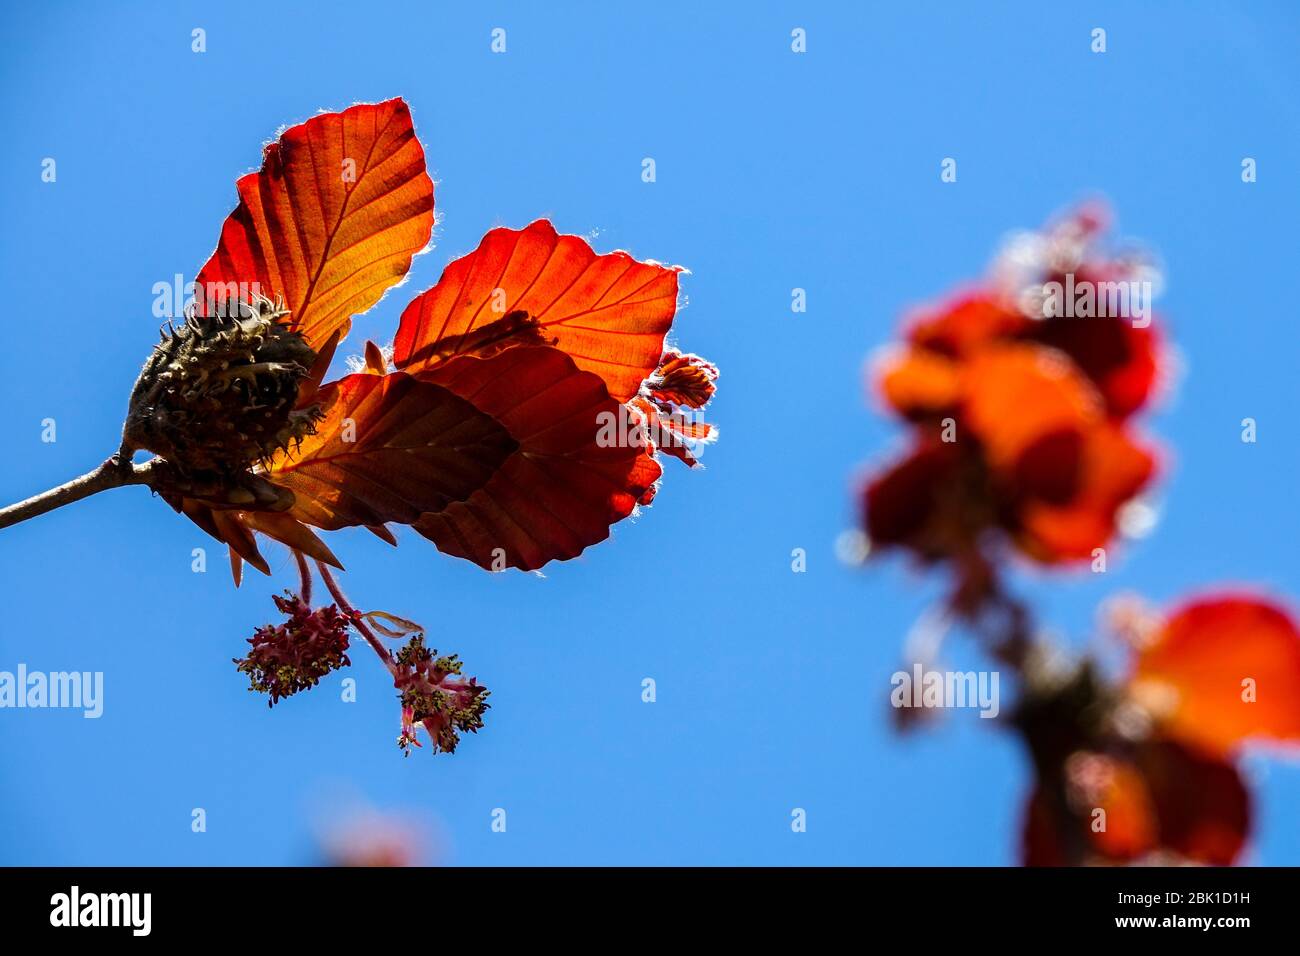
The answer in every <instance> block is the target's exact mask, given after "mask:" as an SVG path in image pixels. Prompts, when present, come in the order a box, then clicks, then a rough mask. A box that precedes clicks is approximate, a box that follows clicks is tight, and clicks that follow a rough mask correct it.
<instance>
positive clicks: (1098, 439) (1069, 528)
mask: <svg viewBox="0 0 1300 956" xmlns="http://www.w3.org/2000/svg"><path fill="white" fill-rule="evenodd" d="M1155 472H1156V458H1155V455H1154V454H1153V453H1152V452H1151V451H1150V450H1148V449H1146V448H1144V447H1142V446H1141V445H1138V444H1137V443H1136V442H1134V441H1133V440H1132V439H1131V438H1130V437H1129V436H1128V435H1127V434H1126V433H1125V432H1124V431H1123V430H1122V429H1121V428H1119V427H1118V426H1115V425H1112V424H1110V423H1103V424H1101V425H1098V426H1097V427H1095V428H1093V429H1092V430H1090V431H1089V432H1087V434H1086V435H1085V436H1084V439H1083V443H1082V445H1081V446H1080V451H1079V458H1078V477H1077V485H1076V488H1075V491H1074V494H1073V496H1072V498H1071V499H1070V500H1069V501H1067V502H1064V503H1057V502H1053V501H1027V502H1025V503H1024V504H1023V506H1022V507H1021V509H1020V512H1019V520H1020V528H1019V532H1018V539H1019V542H1020V545H1021V547H1022V548H1024V549H1025V550H1026V551H1027V552H1029V553H1030V554H1032V555H1033V556H1034V557H1036V558H1038V559H1039V560H1040V561H1058V560H1070V559H1086V558H1089V557H1091V556H1092V552H1093V550H1094V549H1095V548H1101V547H1105V546H1106V544H1107V542H1108V541H1109V540H1110V539H1111V538H1112V537H1113V536H1114V534H1115V521H1116V515H1117V513H1118V511H1119V509H1120V508H1121V507H1122V506H1123V505H1124V504H1125V503H1126V502H1128V501H1129V500H1130V499H1132V498H1133V497H1134V496H1135V495H1137V494H1138V493H1139V492H1140V491H1141V490H1142V489H1143V488H1144V487H1145V486H1146V485H1147V483H1148V482H1150V480H1151V478H1152V476H1153V475H1154V474H1155Z"/></svg>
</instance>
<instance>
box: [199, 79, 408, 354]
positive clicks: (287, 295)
mask: <svg viewBox="0 0 1300 956" xmlns="http://www.w3.org/2000/svg"><path fill="white" fill-rule="evenodd" d="M236 188H237V189H238V191H239V205H238V206H237V207H236V208H235V211H234V212H232V213H231V214H230V216H229V217H228V218H227V219H226V222H225V225H224V226H223V227H222V229H221V239H220V241H219V242H218V244H217V249H216V251H215V252H214V253H213V254H212V257H211V258H210V259H209V260H208V262H207V264H206V265H205V266H204V267H203V268H202V270H200V272H199V276H198V283H199V286H200V289H201V290H203V291H202V293H201V294H202V295H203V296H214V298H215V302H216V303H218V304H219V303H222V302H224V301H225V299H226V298H227V297H228V296H229V295H230V294H231V287H228V286H226V284H228V283H247V284H250V285H251V284H252V283H257V286H258V291H259V292H260V293H261V294H262V295H264V296H267V297H269V298H273V297H275V296H277V295H278V296H281V297H283V300H284V304H285V306H286V307H287V308H288V309H289V310H290V319H289V321H290V324H291V325H292V326H293V327H294V328H296V329H298V330H299V331H300V332H301V333H302V334H303V335H304V336H305V337H306V339H307V341H308V343H309V344H310V345H311V346H312V347H313V348H315V349H317V350H319V349H320V348H321V347H322V346H323V345H324V344H325V343H326V342H328V341H329V340H330V338H331V336H333V335H334V333H336V332H338V333H341V334H346V332H347V329H348V326H349V325H350V323H351V318H352V316H353V315H356V314H358V313H361V312H364V311H366V310H367V309H369V308H370V307H371V306H373V305H374V304H375V303H376V302H378V301H379V299H380V297H382V296H383V294H384V292H385V291H386V290H387V289H388V288H389V287H390V286H392V285H394V284H396V283H397V282H399V281H400V280H401V279H402V278H403V276H405V275H406V273H407V270H409V269H410V266H411V258H412V256H414V255H415V254H416V253H417V252H419V251H420V250H422V249H423V248H424V247H425V246H426V245H427V244H428V242H429V236H430V233H431V231H432V229H433V182H432V181H431V180H430V179H429V175H428V173H427V172H426V171H425V163H424V150H423V148H422V147H421V146H420V141H419V140H418V139H416V137H415V130H414V128H413V126H412V124H411V113H410V110H408V109H407V106H406V104H405V103H404V102H402V101H401V100H400V99H393V100H388V101H387V102H384V103H376V104H359V105H357V106H353V107H350V108H348V109H346V110H344V111H343V112H341V113H324V114H322V115H320V116H316V117H313V118H312V119H310V120H308V121H307V122H305V123H302V124H300V125H298V126H294V127H291V128H290V129H288V130H286V131H285V132H284V133H283V134H281V136H280V138H279V140H278V141H277V142H274V143H271V144H269V145H268V146H267V147H266V148H265V150H264V151H263V154H262V168H261V170H260V171H258V172H255V173H249V174H248V175H246V176H244V177H242V178H241V179H240V180H239V182H238V183H237V184H236ZM238 294H240V295H244V294H245V293H243V292H240V293H238Z"/></svg>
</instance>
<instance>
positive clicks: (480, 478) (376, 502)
mask: <svg viewBox="0 0 1300 956" xmlns="http://www.w3.org/2000/svg"><path fill="white" fill-rule="evenodd" d="M319 399H320V401H321V403H322V405H323V407H324V408H325V418H324V420H322V421H321V422H319V423H318V425H317V428H316V434H315V435H312V436H309V437H308V438H306V439H305V440H304V441H303V442H302V445H301V446H300V447H299V448H298V449H296V450H294V451H293V452H290V453H281V454H280V455H278V456H277V457H276V459H275V461H274V462H273V463H272V465H271V467H270V469H269V470H268V473H267V477H268V478H270V479H271V480H272V481H274V482H275V483H276V484H277V485H280V486H282V487H285V488H288V489H289V490H291V491H292V492H293V493H294V495H295V498H296V501H295V503H294V506H293V508H292V509H290V511H289V514H290V515H291V516H292V517H294V518H297V519H298V520H300V521H303V522H306V523H307V524H311V525H315V526H316V527H318V528H324V529H326V530H328V531H333V530H336V529H338V528H342V527H347V526H350V525H359V524H360V525H373V526H379V525H382V524H384V523H385V522H389V521H397V522H400V523H402V524H411V523H412V522H413V521H415V520H416V518H418V517H419V516H420V515H421V514H423V513H425V512H427V511H440V510H442V509H443V508H445V507H446V506H447V505H448V503H449V502H452V501H459V500H463V499H464V498H467V497H469V495H470V494H472V493H473V492H474V491H475V489H477V488H480V487H481V486H482V485H483V484H484V483H486V482H487V480H488V479H489V478H490V477H491V476H492V474H493V473H494V472H495V471H496V470H497V469H498V468H499V467H500V466H501V463H502V462H503V461H505V460H506V458H507V456H509V455H510V453H511V452H512V451H514V449H515V447H516V445H515V442H514V441H513V440H512V439H511V438H510V436H509V435H508V434H507V433H506V431H505V429H504V428H503V427H502V426H501V425H500V424H498V423H497V422H496V421H495V420H494V419H493V418H492V416H491V415H490V414H486V413H484V412H482V411H480V410H479V409H477V408H476V407H475V406H474V405H473V404H471V403H470V402H468V401H466V400H465V399H463V398H458V397H457V396H456V395H453V394H452V393H451V392H450V391H448V390H447V389H446V388H443V387H442V386H440V385H436V384H433V383H431V382H421V381H418V380H416V379H415V378H414V377H412V376H410V375H406V374H404V373H401V372H394V373H391V374H389V375H372V374H367V373H360V374H356V375H349V376H347V377H345V378H343V379H340V380H339V381H337V382H334V383H332V384H331V385H328V386H326V387H325V388H323V389H322V390H321V392H320V394H319Z"/></svg>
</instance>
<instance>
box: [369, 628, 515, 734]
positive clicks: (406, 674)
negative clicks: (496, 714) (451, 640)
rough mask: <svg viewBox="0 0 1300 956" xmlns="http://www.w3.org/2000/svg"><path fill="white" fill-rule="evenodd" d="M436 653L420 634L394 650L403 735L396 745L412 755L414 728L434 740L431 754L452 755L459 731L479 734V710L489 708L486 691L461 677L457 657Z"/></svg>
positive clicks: (480, 719)
mask: <svg viewBox="0 0 1300 956" xmlns="http://www.w3.org/2000/svg"><path fill="white" fill-rule="evenodd" d="M437 653H438V652H437V651H434V650H430V649H429V648H427V647H425V646H424V635H423V634H416V635H415V636H414V637H412V638H411V639H410V640H409V641H408V642H407V643H406V645H405V646H404V647H403V648H402V649H401V650H400V651H398V652H397V655H396V657H395V661H396V665H397V668H396V671H395V674H394V678H393V684H394V686H396V687H397V690H398V693H399V696H400V698H401V701H402V732H401V734H400V735H399V736H398V738H397V744H398V746H399V747H401V748H402V750H403V751H405V752H406V754H407V755H408V756H409V755H410V748H411V746H412V745H414V746H416V747H419V746H420V741H419V739H418V738H417V737H416V733H415V727H416V724H424V729H425V730H427V731H428V732H429V738H430V740H432V741H433V752H434V753H438V752H439V751H443V752H446V753H452V752H454V751H455V749H456V744H457V743H458V742H459V740H460V736H459V734H458V733H457V732H458V731H467V732H469V733H477V732H478V730H479V728H480V727H482V726H483V712H484V711H485V710H487V709H488V708H489V707H490V706H491V705H490V704H489V703H488V702H487V698H488V694H489V692H488V690H487V688H486V687H483V686H482V685H481V684H479V682H478V681H477V680H476V679H475V678H473V677H471V678H469V679H468V680H467V679H465V678H463V677H461V676H460V672H461V662H460V659H459V658H458V657H457V656H456V655H455V654H452V655H450V656H447V657H436V656H435V655H436V654H437Z"/></svg>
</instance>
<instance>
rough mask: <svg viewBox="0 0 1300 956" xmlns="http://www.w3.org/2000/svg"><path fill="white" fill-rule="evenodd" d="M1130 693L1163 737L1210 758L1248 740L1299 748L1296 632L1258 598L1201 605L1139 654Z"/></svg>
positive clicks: (1170, 621)
mask: <svg viewBox="0 0 1300 956" xmlns="http://www.w3.org/2000/svg"><path fill="white" fill-rule="evenodd" d="M1247 681H1249V683H1246V682H1247ZM1131 690H1132V693H1133V694H1134V696H1135V697H1137V698H1138V699H1139V700H1140V701H1142V702H1143V703H1144V704H1146V706H1147V707H1148V709H1150V710H1151V711H1152V712H1153V714H1154V715H1155V716H1156V718H1157V719H1158V720H1159V721H1160V723H1161V726H1162V727H1163V728H1164V729H1165V732H1166V733H1168V734H1170V735H1173V736H1176V737H1178V738H1179V739H1180V740H1185V741H1187V742H1189V743H1192V744H1195V745H1198V746H1200V747H1203V748H1206V749H1208V750H1210V751H1211V752H1223V751H1226V750H1229V749H1231V748H1233V747H1236V746H1238V745H1239V744H1241V743H1243V742H1244V741H1246V740H1250V739H1252V738H1254V739H1271V740H1277V741H1284V742H1287V743H1293V744H1294V743H1300V631H1298V630H1297V627H1296V623H1295V620H1294V619H1293V618H1292V617H1291V616H1290V615H1289V614H1288V613H1287V612H1286V611H1285V610H1284V609H1283V608H1281V607H1279V606H1278V605H1276V604H1272V603H1270V602H1267V601H1264V600H1261V599H1259V598H1254V597H1249V596H1244V595H1216V596H1212V597H1205V598H1200V599H1198V600H1195V601H1193V602H1190V603H1188V604H1186V605H1184V606H1182V607H1181V608H1179V609H1178V610H1176V611H1174V612H1173V613H1172V614H1171V615H1170V616H1169V617H1168V618H1167V619H1166V620H1165V622H1164V624H1163V625H1162V626H1161V627H1160V628H1159V630H1158V631H1157V632H1156V634H1155V635H1154V637H1153V639H1152V641H1151V642H1150V644H1149V645H1148V646H1146V647H1145V648H1143V649H1141V651H1140V653H1139V655H1138V658H1137V666H1136V670H1135V672H1134V674H1133V678H1132V683H1131Z"/></svg>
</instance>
